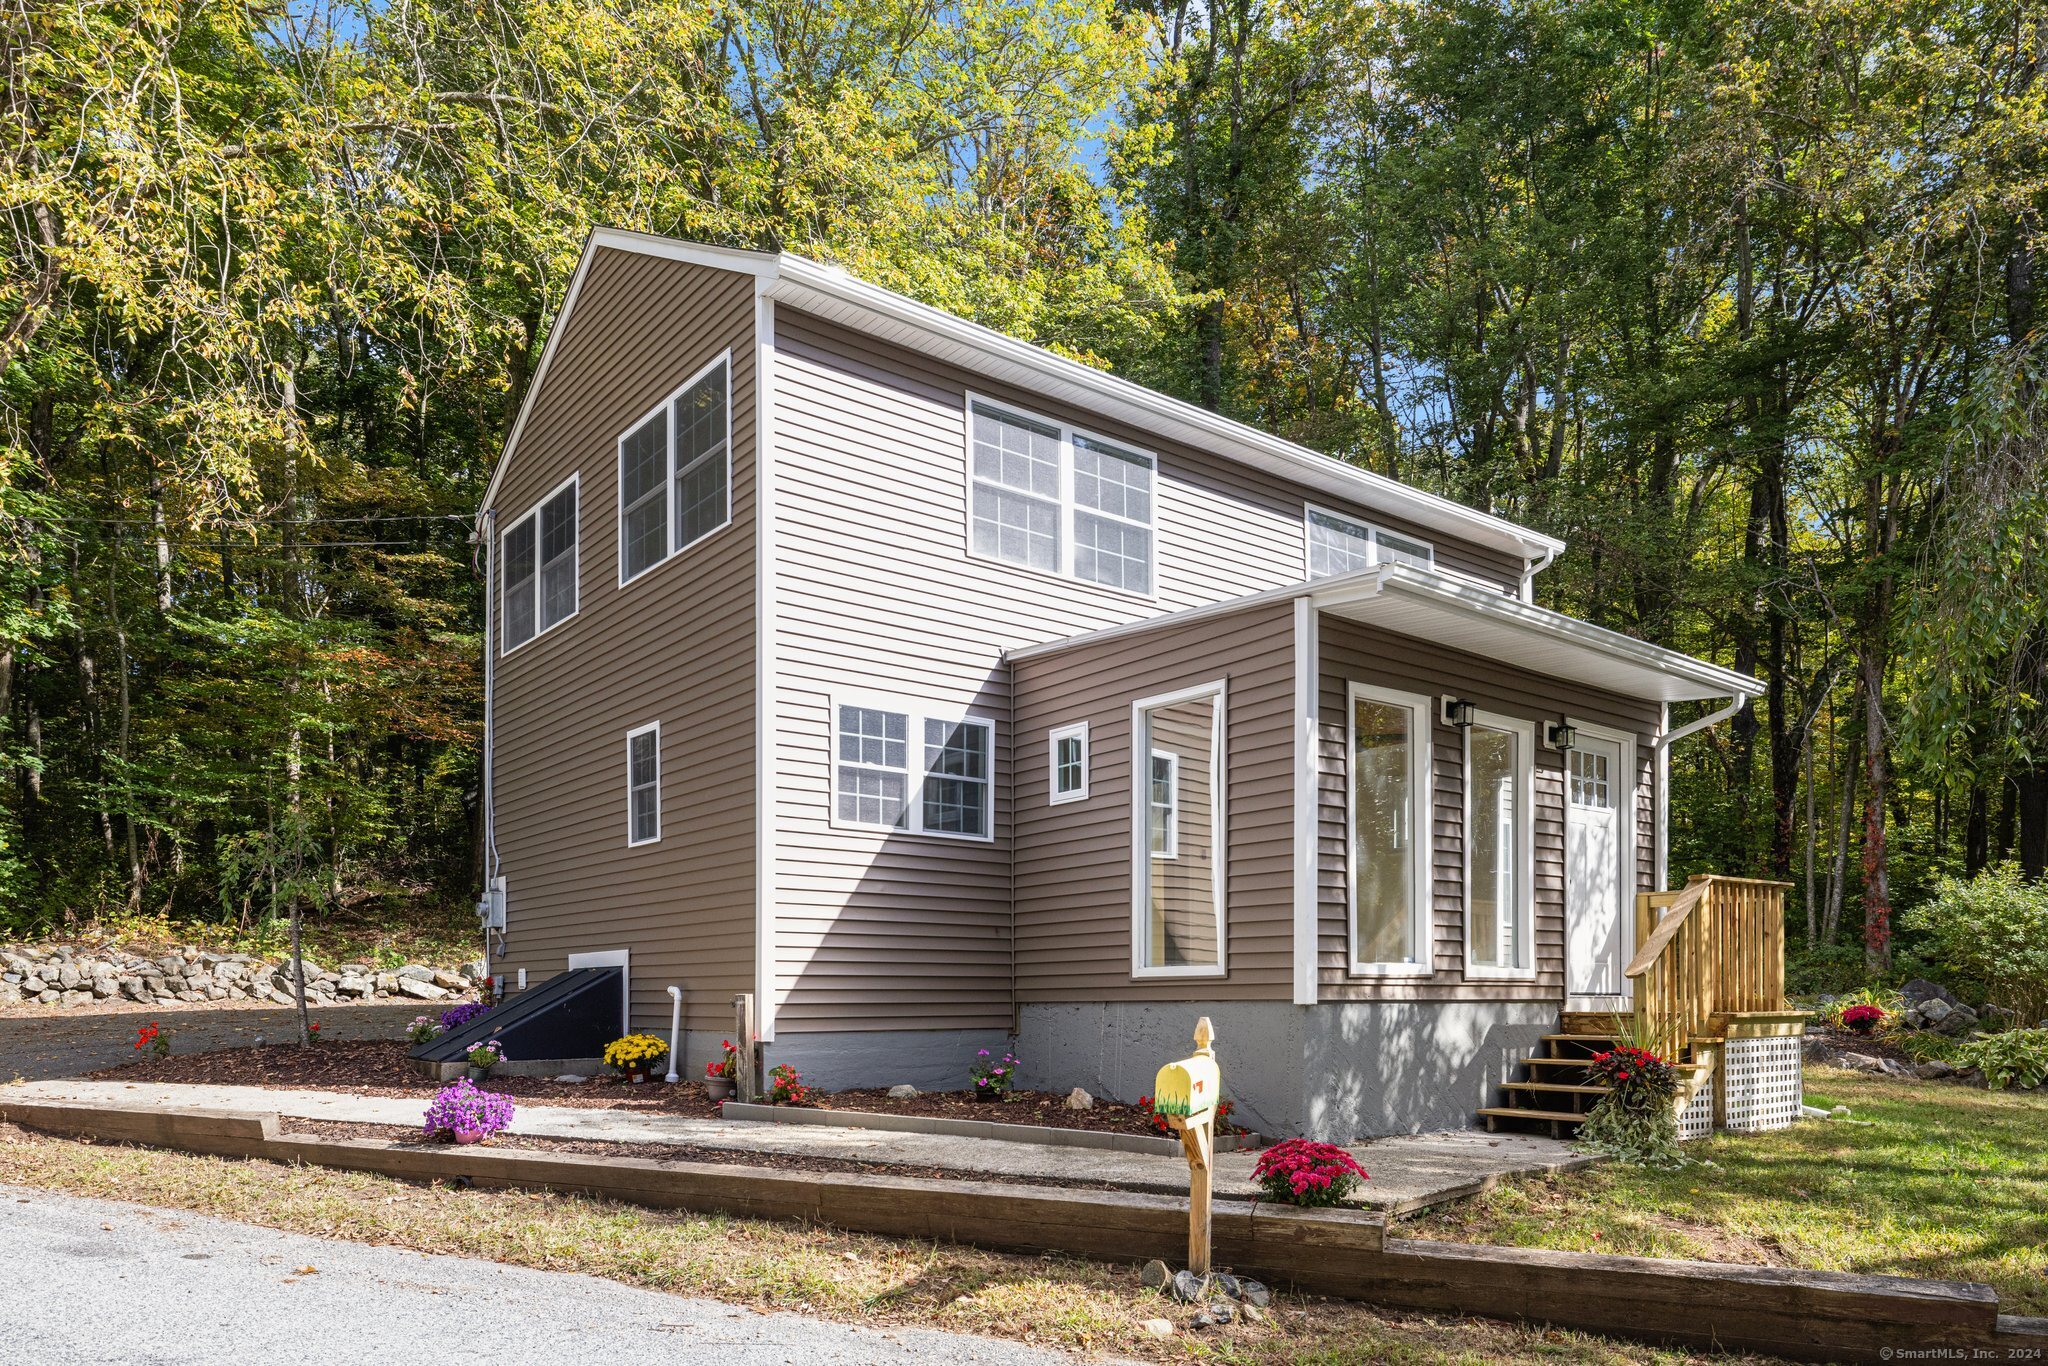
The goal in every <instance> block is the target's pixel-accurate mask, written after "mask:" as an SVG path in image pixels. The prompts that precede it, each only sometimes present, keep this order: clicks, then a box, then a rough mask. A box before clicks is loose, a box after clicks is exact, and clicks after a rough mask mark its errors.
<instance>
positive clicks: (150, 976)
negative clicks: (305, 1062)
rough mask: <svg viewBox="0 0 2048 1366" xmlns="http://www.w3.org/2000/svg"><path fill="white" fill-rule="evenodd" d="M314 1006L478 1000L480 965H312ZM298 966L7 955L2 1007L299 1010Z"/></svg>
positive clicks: (96, 951)
mask: <svg viewBox="0 0 2048 1366" xmlns="http://www.w3.org/2000/svg"><path fill="white" fill-rule="evenodd" d="M305 966H306V997H307V1001H308V1003H309V1004H312V1005H316V1006H332V1005H336V1004H344V1005H346V1004H351V1003H354V1002H365V1001H405V1000H412V1001H422V1002H453V1001H457V1000H468V999H473V998H474V996H475V994H476V989H477V984H478V982H479V980H480V979H481V978H482V975H483V965H482V964H480V963H464V964H461V965H460V966H458V967H453V968H437V967H429V966H427V965H426V964H423V963H407V964H405V965H404V966H402V967H398V968H388V969H387V968H377V967H372V966H371V965H369V964H367V963H342V964H339V965H337V966H335V967H332V968H328V967H323V966H320V965H318V964H316V963H314V962H313V961H312V960H311V959H308V960H306V965H305ZM292 985H293V984H292V965H291V960H290V959H289V958H286V959H284V960H283V961H277V960H272V959H265V958H257V957H254V956H252V955H250V954H246V953H210V952H207V951H206V950H203V949H197V948H191V947H189V946H188V947H183V948H173V949H166V950H164V951H162V952H161V953H157V954H155V955H153V956H152V955H146V954H143V953H139V952H131V951H124V950H120V949H109V948H103V947H102V948H91V947H80V946H77V945H72V944H55V945H50V944H37V945H19V944H13V945H8V946H6V947H4V948H0V1007H4V1006H15V1005H26V1004H40V1005H54V1006H89V1005H91V1004H93V1003H94V1002H95V1001H110V1000H122V1001H134V1002H137V1003H138V1004H142V1005H170V1004H185V1005H205V1004H207V1003H209V1002H218V1001H268V1002H271V1003H273V1004H276V1005H284V1006H288V1005H294V1004H296V999H295V998H294V996H293V994H292Z"/></svg>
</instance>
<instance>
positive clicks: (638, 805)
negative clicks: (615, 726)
mask: <svg viewBox="0 0 2048 1366" xmlns="http://www.w3.org/2000/svg"><path fill="white" fill-rule="evenodd" d="M660 838H661V722H659V721H654V722H650V723H649V724H647V725H644V726H641V727H639V728H638V729H637V730H630V731H627V732H626V843H627V844H653V843H654V842H655V841H656V840H658V839H660Z"/></svg>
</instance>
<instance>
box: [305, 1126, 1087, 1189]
mask: <svg viewBox="0 0 2048 1366" xmlns="http://www.w3.org/2000/svg"><path fill="white" fill-rule="evenodd" d="M282 1130H283V1132H284V1133H286V1134H303V1135H307V1136H310V1137H314V1138H348V1139H358V1140H363V1139H372V1140H378V1141H382V1142H389V1143H399V1144H403V1145H404V1146H406V1147H414V1148H449V1147H453V1146H454V1145H453V1144H450V1143H447V1142H444V1141H442V1140H440V1139H429V1138H425V1137H422V1135H421V1133H420V1131H419V1130H418V1129H415V1128H411V1127H402V1126H400V1125H396V1124H351V1123H348V1122H346V1121H342V1120H331V1119H297V1118H290V1117H288V1118H286V1119H284V1120H283V1121H282ZM485 1146H488V1147H491V1148H518V1149H522V1150H525V1151H528V1152H557V1153H581V1154H583V1155H585V1156H589V1157H637V1158H645V1159H649V1160H651V1161H656V1162H712V1163H717V1164H719V1165H722V1166H729V1167H774V1168H778V1169H780V1170H784V1171H801V1172H859V1173H862V1174H864V1175H868V1176H916V1177H928V1178H931V1179H934V1180H940V1181H994V1182H999V1183H1001V1184H1003V1185H1007V1186H1058V1187H1061V1188H1063V1189H1066V1190H1095V1191H1109V1190H1117V1189H1119V1187H1117V1186H1115V1185H1112V1184H1110V1183H1109V1182H1106V1181H1073V1180H1068V1179H1066V1178H1064V1177H1051V1176H1019V1175H1016V1174H1013V1173H1005V1172H974V1171H962V1170H958V1169H956V1168H952V1167H928V1166H922V1165H917V1164H896V1163H888V1162H858V1161H854V1160H852V1159H850V1158H843V1157H809V1156H803V1155H799V1154H795V1153H770V1152H739V1151H734V1150H731V1149H726V1148H699V1147H693V1146H691V1145H690V1144H687V1143H597V1142H592V1141H591V1140H588V1139H581V1138H541V1137H537V1136H535V1135H532V1134H493V1135H492V1136H491V1138H490V1140H489V1141H488V1143H487V1144H486V1145H485Z"/></svg>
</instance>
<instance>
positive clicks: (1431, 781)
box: [1344, 681, 1437, 977]
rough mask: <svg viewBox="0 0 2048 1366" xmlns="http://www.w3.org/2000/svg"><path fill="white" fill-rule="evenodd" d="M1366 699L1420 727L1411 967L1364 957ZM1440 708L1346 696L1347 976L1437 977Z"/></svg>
mask: <svg viewBox="0 0 2048 1366" xmlns="http://www.w3.org/2000/svg"><path fill="white" fill-rule="evenodd" d="M1361 698H1363V699H1364V700H1366V701H1369V702H1379V703H1383V704H1385V705H1387V706H1394V707H1406V708H1407V709H1408V712H1409V716H1410V724H1411V725H1412V726H1413V727H1414V731H1413V734H1412V737H1411V739H1410V741H1409V745H1408V793H1409V800H1410V801H1411V802H1413V803H1414V805H1415V808H1416V809H1414V810H1412V811H1410V812H1409V827H1410V838H1409V841H1408V845H1409V849H1408V857H1409V874H1408V876H1409V904H1408V937H1409V942H1410V943H1411V944H1412V945H1413V946H1414V953H1415V956H1414V957H1413V958H1410V959H1408V960H1407V961H1405V962H1397V963H1367V962H1362V961H1361V960H1360V959H1359V957H1358V781H1357V778H1356V776H1355V775H1354V774H1353V773H1352V770H1351V766H1352V764H1353V763H1354V762H1355V761H1356V759H1357V756H1358V705H1357V704H1358V702H1359V700H1360V699H1361ZM1436 715H1437V708H1436V703H1435V702H1434V701H1433V700H1432V699H1430V698H1427V697H1424V696H1422V695H1421V694H1419V693H1412V692H1402V691H1400V690H1398V689H1395V688H1382V687H1378V686H1375V685H1373V684H1370V683H1359V682H1356V681H1354V682H1352V683H1351V684H1350V685H1349V686H1348V687H1347V688H1346V689H1345V694H1344V938H1345V944H1346V948H1345V957H1346V959H1347V960H1348V962H1347V964H1346V969H1345V970H1346V972H1347V973H1348V974H1349V975H1350V976H1353V977H1428V976H1430V975H1431V973H1432V972H1433V971H1434V965H1433V963H1432V948H1433V945H1432V940H1433V937H1434V936H1433V935H1432V933H1431V931H1432V929H1433V928H1434V920H1435V909H1436V888H1435V883H1434V873H1435V866H1436V865H1435V858H1434V855H1435V851H1436V791H1435V781H1436V770H1435V768H1434V767H1433V763H1434V754H1435V747H1434V743H1433V742H1434V740H1435V731H1436Z"/></svg>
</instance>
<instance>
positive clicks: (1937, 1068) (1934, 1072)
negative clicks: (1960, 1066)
mask: <svg viewBox="0 0 2048 1366" xmlns="http://www.w3.org/2000/svg"><path fill="white" fill-rule="evenodd" d="M1955 1074H1956V1069H1955V1068H1953V1067H1951V1066H1950V1065H1949V1064H1947V1063H1945V1062H1943V1061H1942V1060H1941V1059H1940V1058H1929V1059H1928V1060H1927V1061H1926V1062H1923V1063H1921V1064H1920V1065H1919V1066H1918V1067H1916V1068H1914V1069H1913V1075H1914V1076H1916V1077H1918V1078H1920V1080H1922V1081H1936V1080H1939V1079H1940V1078H1942V1077H1952V1076H1954V1075H1955Z"/></svg>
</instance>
